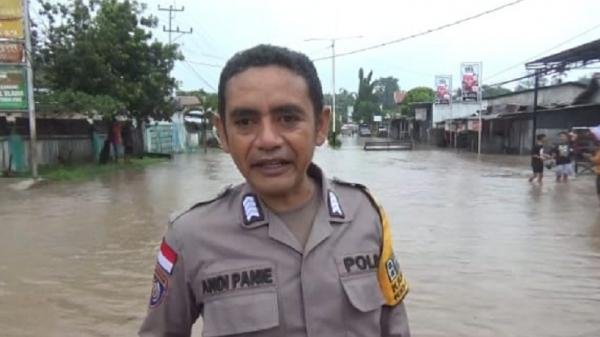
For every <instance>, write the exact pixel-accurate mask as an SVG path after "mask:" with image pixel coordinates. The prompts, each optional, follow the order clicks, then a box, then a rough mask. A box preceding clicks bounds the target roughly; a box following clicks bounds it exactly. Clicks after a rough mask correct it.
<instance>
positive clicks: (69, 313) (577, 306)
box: [0, 140, 600, 337]
mask: <svg viewBox="0 0 600 337" xmlns="http://www.w3.org/2000/svg"><path fill="white" fill-rule="evenodd" d="M354 142H355V141H354V140H350V141H348V140H347V141H346V144H345V145H344V147H343V148H342V149H341V150H337V151H334V150H330V149H320V150H319V151H318V153H317V155H316V159H315V161H316V162H317V163H318V164H320V165H321V166H322V167H323V168H324V169H325V171H326V172H328V173H329V175H335V176H337V177H339V178H342V179H345V180H349V181H356V182H363V183H365V184H367V185H368V186H369V187H370V188H371V190H372V191H373V192H374V193H375V194H376V196H377V197H378V198H379V200H380V201H381V203H382V204H383V205H384V206H385V207H386V209H387V211H388V213H389V215H390V217H391V220H392V222H393V234H394V237H395V248H396V250H397V252H398V255H399V258H400V264H401V265H402V268H403V270H404V272H405V275H406V276H407V278H408V279H409V281H410V284H411V287H412V290H411V293H410V294H409V296H408V297H407V308H408V311H409V316H410V320H411V327H412V331H413V335H414V336H426V337H428V336H468V337H486V336H557V337H558V336H560V337H563V336H578V337H579V336H580V337H584V336H589V337H597V336H600V211H599V206H598V200H597V198H596V195H595V186H594V177H592V176H581V177H578V178H577V179H575V180H573V181H570V182H569V183H568V184H556V183H555V182H554V181H553V179H552V177H551V176H550V175H548V176H547V177H546V181H545V183H544V185H543V186H542V187H540V186H537V185H532V184H529V183H528V182H527V181H526V176H527V174H528V159H527V158H523V157H508V156H484V157H483V158H482V160H477V158H476V157H475V156H474V155H472V154H466V153H456V152H453V151H439V150H415V151H411V152H364V151H362V150H361V149H360V147H359V146H357V145H355V144H354ZM240 180H241V178H240V176H239V174H238V173H237V171H236V170H235V167H234V166H233V164H232V162H231V160H230V159H229V157H228V156H227V155H226V154H223V153H221V152H220V151H217V150H215V151H211V152H209V153H208V154H206V155H204V154H201V153H199V154H189V155H181V156H177V157H176V158H175V159H174V160H173V161H171V162H168V163H164V164H158V165H156V166H152V167H149V168H147V169H145V170H140V171H123V172H115V173H113V174H110V175H106V176H102V177H99V178H97V179H95V180H93V181H89V182H84V183H50V184H45V185H42V186H39V187H36V188H34V189H31V190H28V191H23V192H13V191H10V190H9V189H7V188H6V186H2V185H0V336H10V337H12V336H15V337H23V336H48V337H53V336H61V337H62V336H65V337H70V336H132V335H135V333H136V331H137V328H138V327H139V325H140V323H141V320H142V319H143V317H144V314H145V310H146V305H147V302H148V297H149V294H150V286H151V276H152V270H153V266H154V254H155V250H156V248H157V246H158V243H159V242H160V239H161V236H162V234H163V232H164V229H165V225H166V219H167V217H168V214H169V213H171V212H172V211H175V210H177V209H181V208H183V207H185V206H186V205H190V204H191V203H193V202H194V201H199V200H203V199H206V198H210V197H211V196H213V195H215V194H216V193H217V192H218V191H220V190H221V188H222V187H223V186H225V185H227V184H229V183H231V182H238V181H240ZM0 184H2V182H0ZM196 330H197V331H195V335H197V336H199V335H200V332H199V329H196Z"/></svg>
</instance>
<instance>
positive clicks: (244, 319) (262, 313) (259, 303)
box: [202, 289, 279, 337]
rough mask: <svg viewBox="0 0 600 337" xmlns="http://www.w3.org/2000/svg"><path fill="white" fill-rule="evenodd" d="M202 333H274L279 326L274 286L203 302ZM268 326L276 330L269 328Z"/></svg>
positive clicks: (208, 335) (211, 336)
mask: <svg viewBox="0 0 600 337" xmlns="http://www.w3.org/2000/svg"><path fill="white" fill-rule="evenodd" d="M203 318H204V324H203V327H202V335H203V336H205V337H217V336H230V335H239V334H241V335H242V336H246V335H248V336H252V335H256V336H271V334H270V333H272V335H273V336H276V335H277V331H276V329H275V330H273V328H275V327H278V326H279V306H278V304H277V292H276V290H275V289H266V290H261V291H259V292H255V291H245V292H243V293H239V294H231V295H225V296H216V297H214V298H212V299H210V300H209V301H207V302H206V303H205V304H204V315H203ZM269 329H271V330H273V331H268V330H269Z"/></svg>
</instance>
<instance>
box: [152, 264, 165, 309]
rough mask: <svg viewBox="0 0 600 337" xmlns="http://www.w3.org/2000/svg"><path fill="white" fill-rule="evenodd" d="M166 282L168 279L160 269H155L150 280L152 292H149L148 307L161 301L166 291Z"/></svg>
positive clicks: (155, 305)
mask: <svg viewBox="0 0 600 337" xmlns="http://www.w3.org/2000/svg"><path fill="white" fill-rule="evenodd" d="M157 268H158V267H157ZM168 282H169V280H168V279H167V277H166V275H163V272H162V270H159V269H156V271H155V272H154V278H153V280H152V292H151V293H150V308H155V307H157V306H158V305H159V304H160V303H161V302H162V300H163V298H164V297H165V294H166V293H167V286H168Z"/></svg>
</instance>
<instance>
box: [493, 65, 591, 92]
mask: <svg viewBox="0 0 600 337" xmlns="http://www.w3.org/2000/svg"><path fill="white" fill-rule="evenodd" d="M596 63H600V61H592V62H588V63H584V64H580V65H577V66H573V67H565V68H564V69H562V70H559V69H550V70H546V71H544V70H542V71H541V73H540V74H539V75H541V76H549V75H554V74H559V73H562V72H566V71H569V70H575V69H580V68H585V67H586V66H589V65H590V64H596ZM535 76H536V73H535V72H533V73H531V74H527V75H524V76H520V77H517V78H513V79H510V80H506V81H502V82H497V83H493V84H487V85H489V86H490V87H495V86H501V85H504V84H508V83H513V82H517V81H521V80H524V79H527V78H531V77H535Z"/></svg>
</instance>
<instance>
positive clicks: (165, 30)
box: [158, 5, 194, 45]
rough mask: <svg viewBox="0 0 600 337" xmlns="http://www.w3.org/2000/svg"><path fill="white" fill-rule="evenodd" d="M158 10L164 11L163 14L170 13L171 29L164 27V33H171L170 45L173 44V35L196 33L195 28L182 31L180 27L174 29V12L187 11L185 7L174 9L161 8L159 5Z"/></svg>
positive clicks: (170, 7) (171, 7)
mask: <svg viewBox="0 0 600 337" xmlns="http://www.w3.org/2000/svg"><path fill="white" fill-rule="evenodd" d="M158 10H159V11H163V12H169V28H168V29H167V27H165V26H164V25H163V32H167V33H169V45H170V44H172V43H173V39H172V38H171V34H173V33H181V34H191V33H192V32H193V31H194V29H193V28H190V30H180V29H179V26H177V28H176V29H173V19H174V18H175V14H173V13H174V12H183V11H184V10H185V7H183V6H181V8H174V7H173V5H169V7H168V8H166V7H161V6H160V5H158Z"/></svg>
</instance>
